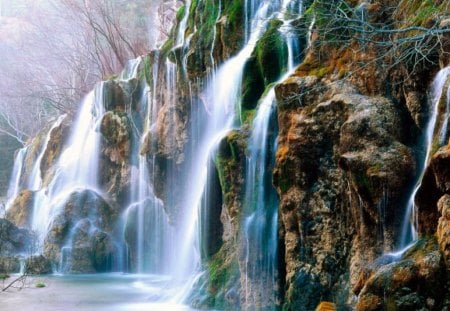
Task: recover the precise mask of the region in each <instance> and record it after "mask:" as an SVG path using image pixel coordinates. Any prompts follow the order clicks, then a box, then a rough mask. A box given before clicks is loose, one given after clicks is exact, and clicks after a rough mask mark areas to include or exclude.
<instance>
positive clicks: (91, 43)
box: [0, 0, 176, 197]
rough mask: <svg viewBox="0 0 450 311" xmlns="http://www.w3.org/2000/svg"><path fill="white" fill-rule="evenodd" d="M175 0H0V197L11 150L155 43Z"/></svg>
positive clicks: (71, 109) (167, 24)
mask: <svg viewBox="0 0 450 311" xmlns="http://www.w3.org/2000/svg"><path fill="white" fill-rule="evenodd" d="M174 3H176V0H132V1H130V0H0V197H1V196H3V195H4V194H5V193H6V191H7V187H8V179H9V174H10V171H11V168H12V166H13V161H14V152H15V150H16V149H17V148H20V147H21V146H23V145H25V144H26V142H27V140H28V139H30V138H31V137H33V136H34V135H36V133H38V132H39V130H40V129H42V128H43V127H44V126H45V124H47V123H48V122H49V121H51V120H53V119H54V118H55V117H57V116H58V115H61V114H63V113H67V114H74V113H75V112H76V111H77V108H78V105H79V103H80V101H81V99H82V98H83V96H84V95H85V94H86V93H88V92H89V90H90V89H92V87H93V85H94V84H95V83H96V82H98V81H100V80H102V79H106V78H108V77H111V76H112V75H114V74H116V73H118V72H120V71H121V69H122V68H123V67H124V65H125V64H126V62H127V60H129V59H132V58H136V57H138V56H139V55H144V54H146V53H148V52H149V51H151V50H152V49H154V48H156V47H157V46H160V45H161V44H162V43H163V42H164V40H165V39H166V37H167V34H168V33H167V32H168V31H169V30H170V25H171V23H172V20H173V18H174V16H175V11H174V8H175V7H176V5H174Z"/></svg>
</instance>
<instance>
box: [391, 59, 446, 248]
mask: <svg viewBox="0 0 450 311" xmlns="http://www.w3.org/2000/svg"><path fill="white" fill-rule="evenodd" d="M449 75H450V67H446V68H444V69H442V70H440V71H439V72H438V74H437V75H436V78H435V79H434V81H433V83H432V85H431V90H430V100H429V102H430V106H429V107H430V109H431V115H430V118H429V121H428V123H427V127H426V131H425V134H424V142H423V145H424V146H426V149H425V157H424V158H423V162H422V163H421V165H420V166H419V170H420V174H419V179H418V182H417V184H416V186H415V188H414V191H413V192H412V193H411V196H410V198H409V200H408V207H407V210H406V214H405V218H404V220H403V225H402V232H401V237H400V243H399V247H400V249H405V248H407V246H408V244H409V243H411V241H414V240H416V239H417V231H416V228H417V226H418V219H417V213H416V208H415V206H414V199H415V196H416V193H417V191H418V190H419V188H420V186H421V182H422V177H423V174H424V172H425V170H426V168H427V165H428V164H429V162H430V159H431V157H432V156H433V154H432V152H433V146H434V139H433V138H434V136H435V135H436V137H437V139H438V142H439V141H443V142H445V138H446V132H447V122H448V114H447V111H448V110H449V109H448V105H449V100H448V97H447V105H446V113H445V115H444V120H443V125H442V126H441V128H440V130H439V132H436V131H437V129H436V125H437V121H438V114H439V101H440V99H441V97H442V95H443V94H444V92H445V90H444V86H445V82H446V80H447V79H448V77H449ZM446 92H447V94H449V93H450V88H448V89H447V90H446Z"/></svg>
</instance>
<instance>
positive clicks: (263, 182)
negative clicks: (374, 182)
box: [242, 1, 301, 310]
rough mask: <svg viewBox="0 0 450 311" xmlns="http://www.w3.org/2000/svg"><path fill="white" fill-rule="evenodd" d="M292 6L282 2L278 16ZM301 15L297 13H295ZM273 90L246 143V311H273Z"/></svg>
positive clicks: (291, 41) (290, 39) (295, 48)
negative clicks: (271, 126) (261, 310)
mask: <svg viewBox="0 0 450 311" xmlns="http://www.w3.org/2000/svg"><path fill="white" fill-rule="evenodd" d="M292 4H293V2H290V1H283V3H282V10H283V11H282V13H284V14H285V16H286V15H288V14H287V13H289V12H287V11H285V10H286V9H287V8H289V7H293V6H292ZM298 13H301V12H297V14H298ZM292 31H293V28H292V26H291V21H290V20H285V21H284V24H283V26H282V28H281V33H282V34H283V35H284V37H285V40H286V44H287V47H288V49H287V50H288V57H287V60H286V61H287V65H288V66H287V69H288V71H287V73H286V74H285V75H284V76H283V77H281V79H280V80H279V81H278V83H280V82H282V81H284V80H285V79H286V78H287V77H289V76H290V75H291V74H292V72H293V71H294V69H295V63H296V62H295V59H294V57H295V56H296V55H298V52H299V44H298V42H297V40H296V38H295V36H294V35H292ZM275 105H276V100H275V89H274V87H271V88H270V90H269V91H268V92H267V94H266V95H265V97H264V98H262V99H261V100H260V102H259V105H258V108H257V112H256V116H255V119H254V120H253V127H252V133H251V136H250V139H249V143H248V149H249V157H248V159H247V166H246V167H247V172H246V186H245V202H244V209H245V218H244V221H243V232H242V234H243V239H244V244H245V257H246V258H245V283H244V286H245V288H244V291H245V294H244V297H245V300H246V303H245V305H246V307H247V308H250V309H251V308H255V307H256V308H264V310H266V309H267V310H269V309H276V308H277V307H276V305H277V300H278V294H279V290H280V288H279V280H278V258H277V256H278V198H277V195H276V192H275V189H274V188H273V186H272V170H271V168H273V165H274V161H275V150H276V138H275V137H276V136H275V135H276V133H269V127H270V124H271V118H272V117H273V113H274V110H275Z"/></svg>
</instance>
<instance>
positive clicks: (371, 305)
mask: <svg viewBox="0 0 450 311" xmlns="http://www.w3.org/2000/svg"><path fill="white" fill-rule="evenodd" d="M366 273H367V272H366ZM369 274H370V277H369V278H368V280H367V281H366V283H365V285H364V287H363V288H362V290H361V292H360V293H359V297H358V303H357V305H356V310H358V311H366V310H367V311H368V310H386V308H387V309H388V310H399V311H402V310H404V311H406V310H443V302H444V301H443V300H444V297H445V294H446V293H447V284H446V268H445V261H444V258H443V256H442V253H441V252H440V251H439V246H438V244H437V243H436V240H435V239H434V238H428V239H423V240H419V241H418V242H416V244H415V245H414V246H413V247H412V248H411V249H409V250H408V251H407V252H406V253H405V254H404V255H403V256H402V257H401V259H400V260H399V261H396V262H393V263H390V264H387V265H384V266H381V267H378V268H377V269H375V270H374V271H371V272H369Z"/></svg>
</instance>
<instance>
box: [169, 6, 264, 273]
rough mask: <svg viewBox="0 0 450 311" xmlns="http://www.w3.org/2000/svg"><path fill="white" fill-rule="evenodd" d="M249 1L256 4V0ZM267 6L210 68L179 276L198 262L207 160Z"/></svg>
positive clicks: (227, 119) (224, 128)
mask: <svg viewBox="0 0 450 311" xmlns="http://www.w3.org/2000/svg"><path fill="white" fill-rule="evenodd" d="M251 5H255V1H252V4H251ZM270 9H271V1H263V2H261V4H260V5H259V7H258V9H257V11H256V12H255V14H254V16H253V18H252V20H251V25H252V26H251V34H250V37H249V39H248V40H247V42H246V44H245V46H244V47H243V48H242V50H241V51H240V52H239V53H238V54H237V55H236V56H234V57H232V58H231V59H229V60H228V61H226V62H225V63H224V64H223V65H222V66H221V67H220V68H219V69H218V70H217V71H215V72H213V74H212V77H211V79H210V83H209V85H208V87H207V89H206V91H205V93H206V98H205V99H206V103H205V109H206V111H207V113H208V115H209V116H208V118H207V120H206V124H205V126H204V131H203V133H202V134H201V137H200V138H199V147H198V148H197V152H196V158H195V159H194V161H193V162H192V164H191V168H190V170H189V172H188V176H189V177H188V180H189V181H190V184H189V185H188V187H187V188H186V189H185V190H184V196H183V197H184V198H185V202H184V203H185V209H184V211H183V212H182V213H181V214H182V215H183V217H184V219H183V222H182V225H181V227H180V228H179V238H177V239H176V240H177V241H182V243H181V245H180V246H179V247H177V248H179V253H178V255H179V260H178V261H177V262H178V264H177V266H176V267H174V274H175V276H177V277H178V278H183V277H186V276H189V275H193V274H195V271H196V269H197V268H198V266H199V262H200V255H199V247H198V242H199V237H198V211H199V208H200V206H201V204H202V199H203V197H204V192H205V189H206V188H205V187H206V182H207V176H208V162H209V159H210V158H211V155H212V154H213V153H214V152H215V147H216V146H217V144H218V142H219V141H220V140H221V139H222V138H223V137H224V136H225V135H226V134H227V133H228V132H229V131H230V130H231V129H232V127H233V124H234V122H235V120H236V115H235V110H236V106H237V103H238V101H239V97H240V90H241V83H242V74H243V70H244V65H245V63H246V62H247V60H248V59H249V58H250V56H251V54H252V52H253V50H254V47H255V44H256V42H257V41H258V39H259V38H260V37H261V35H262V34H263V32H264V30H265V29H266V26H267V24H268V22H269V18H268V17H269V13H270ZM230 77H232V80H230Z"/></svg>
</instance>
